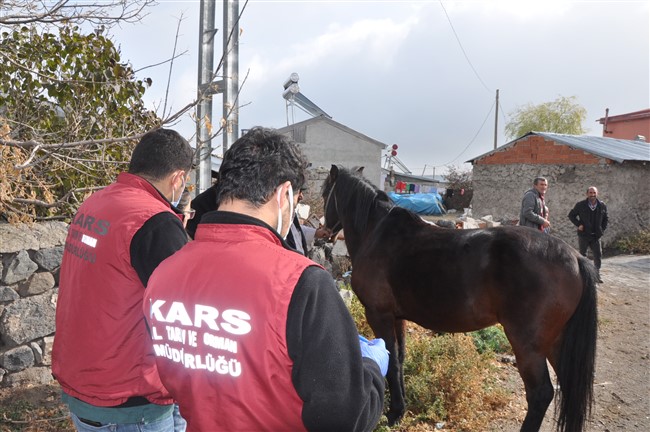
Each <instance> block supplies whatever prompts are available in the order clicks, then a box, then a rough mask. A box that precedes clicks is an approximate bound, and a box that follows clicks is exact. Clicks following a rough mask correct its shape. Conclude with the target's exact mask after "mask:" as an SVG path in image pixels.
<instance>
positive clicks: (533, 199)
mask: <svg viewBox="0 0 650 432" xmlns="http://www.w3.org/2000/svg"><path fill="white" fill-rule="evenodd" d="M547 189H548V181H547V180H546V179H545V178H544V177H537V178H536V179H535V180H534V181H533V187H532V189H529V190H528V191H526V193H525V194H524V198H523V199H522V201H521V213H520V214H519V225H521V226H527V227H531V228H535V229H538V230H540V231H544V230H545V229H546V228H550V226H551V223H550V222H549V221H548V211H547V209H546V205H545V203H544V194H545V193H546V190H547Z"/></svg>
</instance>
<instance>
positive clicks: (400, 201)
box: [388, 192, 446, 215]
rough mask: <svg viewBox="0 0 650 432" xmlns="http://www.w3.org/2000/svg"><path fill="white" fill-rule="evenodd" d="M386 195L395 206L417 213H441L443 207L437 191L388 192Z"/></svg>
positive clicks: (443, 212) (442, 212)
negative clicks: (413, 192)
mask: <svg viewBox="0 0 650 432" xmlns="http://www.w3.org/2000/svg"><path fill="white" fill-rule="evenodd" d="M388 196H389V197H390V199H391V200H393V202H394V203H395V205H396V206H399V207H402V208H405V209H408V210H411V211H412V212H414V213H417V214H419V215H442V214H445V213H446V211H445V207H444V206H443V205H442V197H441V196H440V195H439V194H437V193H415V194H397V193H395V192H388Z"/></svg>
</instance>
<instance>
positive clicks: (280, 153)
mask: <svg viewBox="0 0 650 432" xmlns="http://www.w3.org/2000/svg"><path fill="white" fill-rule="evenodd" d="M306 167H307V164H306V162H305V159H304V158H303V156H302V154H301V152H300V150H299V148H298V146H297V145H296V144H295V143H294V142H293V141H291V140H290V139H289V138H288V137H286V136H284V135H282V134H280V133H278V132H276V131H274V130H272V129H266V128H260V127H256V128H253V129H251V130H250V131H249V132H248V133H247V134H246V135H244V136H242V137H241V138H240V139H238V140H237V141H236V142H235V143H234V144H233V145H232V146H231V147H230V148H229V149H228V151H227V152H226V153H225V155H224V159H223V163H222V165H221V168H220V171H219V181H218V182H217V185H216V200H217V207H218V210H217V211H213V212H209V213H206V214H204V215H203V217H202V218H201V221H200V223H199V224H198V228H197V231H196V235H195V237H194V241H192V242H190V243H189V244H188V245H187V246H186V247H184V248H183V249H182V250H180V251H179V252H178V253H176V254H174V255H173V256H172V257H170V258H169V259H167V260H165V262H163V263H162V264H161V265H160V266H158V268H157V269H156V270H155V271H154V273H153V274H152V276H151V279H150V280H149V285H148V286H147V290H146V291H145V296H144V304H143V311H144V313H145V315H146V317H147V322H148V325H149V329H150V331H151V338H152V343H153V348H154V352H155V354H156V361H157V364H158V370H159V372H160V377H161V379H162V381H163V383H164V384H165V387H166V388H167V389H169V391H170V393H171V394H172V396H173V397H174V399H175V400H176V401H178V404H179V405H180V410H181V414H182V415H183V417H184V418H185V419H186V420H187V423H188V430H191V431H197V432H200V431H204V432H215V431H301V430H330V431H370V430H372V429H373V428H374V427H375V425H376V424H377V422H378V421H379V418H380V416H381V413H382V409H383V400H384V376H385V374H386V370H387V368H388V352H387V351H386V348H385V345H384V341H383V340H381V339H375V340H373V341H368V340H366V339H363V338H361V337H360V336H359V335H358V332H357V329H356V327H355V324H354V321H353V319H352V317H351V316H350V314H349V312H348V310H347V307H346V306H345V304H344V302H343V300H342V299H341V296H340V295H339V293H338V291H337V289H336V286H335V284H334V280H333V279H332V277H331V275H330V274H329V273H327V272H326V271H325V270H324V269H323V268H322V267H320V266H319V265H317V264H316V263H314V262H313V261H311V260H309V259H308V258H306V257H305V256H303V255H301V254H299V253H296V251H295V250H293V249H291V248H290V247H289V246H288V245H287V243H286V241H285V237H286V235H287V233H288V232H289V228H290V225H291V223H292V220H293V217H294V211H293V209H294V206H295V205H296V204H297V195H298V194H297V193H296V194H294V193H293V191H294V190H295V191H299V190H300V189H301V188H302V187H303V185H304V184H305V178H306V171H305V170H306Z"/></svg>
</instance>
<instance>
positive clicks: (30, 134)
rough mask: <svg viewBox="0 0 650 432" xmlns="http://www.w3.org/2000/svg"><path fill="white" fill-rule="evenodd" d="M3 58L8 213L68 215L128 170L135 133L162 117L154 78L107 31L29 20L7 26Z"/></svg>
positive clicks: (0, 78)
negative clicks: (155, 104) (139, 70)
mask: <svg viewBox="0 0 650 432" xmlns="http://www.w3.org/2000/svg"><path fill="white" fill-rule="evenodd" d="M8 53H10V54H8ZM0 58H2V61H0V138H1V139H2V140H3V141H2V144H3V145H2V147H0V151H1V153H0V158H1V159H0V176H2V178H3V182H2V186H0V212H1V213H2V214H3V216H4V217H5V218H8V219H10V220H29V219H32V218H35V219H50V218H65V217H68V216H69V215H70V214H71V213H72V212H73V211H74V210H73V209H74V207H76V205H77V204H78V203H79V202H80V201H82V200H83V198H84V194H86V193H88V192H89V191H92V190H94V189H96V188H99V187H101V186H104V185H106V184H108V183H110V182H111V181H112V180H113V179H114V178H115V175H116V174H117V172H119V171H122V170H123V168H124V167H123V164H124V163H125V161H127V160H128V159H129V155H130V153H131V150H132V147H133V145H134V143H135V139H137V138H138V137H139V136H140V134H142V133H144V132H146V131H147V130H149V129H151V128H153V127H154V126H156V125H159V124H160V120H159V119H158V118H157V117H156V115H155V114H154V113H153V112H151V111H149V110H147V109H146V108H145V106H144V105H143V102H142V96H143V94H144V91H145V89H146V83H145V82H143V81H142V80H137V79H136V78H135V76H134V72H133V70H132V68H131V66H130V65H129V64H128V63H124V62H122V61H121V59H120V53H119V51H118V50H117V48H116V47H115V46H114V44H113V42H112V41H111V40H109V39H108V38H106V37H104V36H102V35H101V34H99V33H90V34H88V35H83V34H81V33H80V32H79V29H78V28H77V27H74V26H62V27H60V29H59V32H58V34H52V33H49V32H45V31H44V32H39V31H37V30H36V29H35V28H34V27H27V26H23V27H20V28H17V29H15V30H13V31H11V32H7V31H5V32H2V34H0ZM16 59H19V62H17V61H16ZM123 137H126V138H123ZM4 179H7V181H5V180H4Z"/></svg>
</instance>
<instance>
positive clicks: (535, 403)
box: [513, 347, 553, 432]
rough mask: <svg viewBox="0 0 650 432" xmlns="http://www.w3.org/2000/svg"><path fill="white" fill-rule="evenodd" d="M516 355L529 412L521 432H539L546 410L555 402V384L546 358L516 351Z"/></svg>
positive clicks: (536, 354)
mask: <svg viewBox="0 0 650 432" xmlns="http://www.w3.org/2000/svg"><path fill="white" fill-rule="evenodd" d="M513 348H514V347H513ZM515 355H516V357H517V368H518V369H519V375H521V378H522V380H523V381H524V386H525V388H526V402H528V412H527V413H526V418H525V419H524V423H523V424H522V425H521V432H536V431H539V428H540V426H541V425H542V421H544V416H545V415H546V410H547V409H548V406H549V405H550V404H551V401H552V400H553V384H552V383H551V377H550V375H549V373H548V366H547V365H546V358H545V357H544V356H543V355H541V354H538V353H531V352H523V353H517V350H516V349H515Z"/></svg>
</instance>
